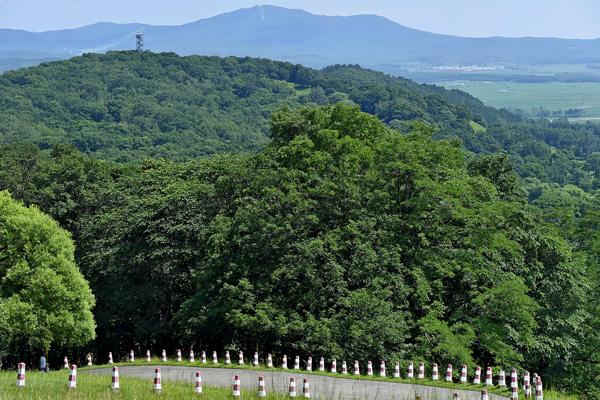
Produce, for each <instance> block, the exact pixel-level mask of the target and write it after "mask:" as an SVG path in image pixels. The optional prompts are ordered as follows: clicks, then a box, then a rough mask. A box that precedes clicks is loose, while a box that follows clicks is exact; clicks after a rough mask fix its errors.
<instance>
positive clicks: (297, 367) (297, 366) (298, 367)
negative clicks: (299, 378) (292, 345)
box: [294, 356, 300, 370]
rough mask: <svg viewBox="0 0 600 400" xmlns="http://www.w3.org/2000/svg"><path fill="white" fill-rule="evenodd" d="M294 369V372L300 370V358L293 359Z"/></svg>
mask: <svg viewBox="0 0 600 400" xmlns="http://www.w3.org/2000/svg"><path fill="white" fill-rule="evenodd" d="M294 369H295V370H299V369H300V356H296V357H295V358H294Z"/></svg>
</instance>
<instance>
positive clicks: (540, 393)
mask: <svg viewBox="0 0 600 400" xmlns="http://www.w3.org/2000/svg"><path fill="white" fill-rule="evenodd" d="M535 400H544V387H543V385H542V378H540V377H539V376H538V377H537V380H536V382H535Z"/></svg>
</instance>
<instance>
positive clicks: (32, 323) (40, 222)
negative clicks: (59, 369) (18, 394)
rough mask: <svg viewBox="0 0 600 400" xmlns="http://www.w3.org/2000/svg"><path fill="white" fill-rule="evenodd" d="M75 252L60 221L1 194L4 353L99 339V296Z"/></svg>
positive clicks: (0, 344)
mask: <svg viewBox="0 0 600 400" xmlns="http://www.w3.org/2000/svg"><path fill="white" fill-rule="evenodd" d="M73 253H74V246H73V242H72V241H71V238H70V237H69V234H68V233H67V232H66V231H64V230H62V229H61V228H60V227H59V226H58V224H57V223H56V222H55V221H53V220H52V219H51V218H49V217H48V216H46V215H44V214H42V213H41V212H40V211H38V210H37V209H35V208H26V207H24V206H23V205H21V204H19V203H18V202H16V201H14V200H12V199H11V196H10V195H9V194H8V193H7V192H5V191H4V192H0V278H1V280H0V356H4V357H6V356H7V355H9V356H13V357H15V358H18V357H24V356H27V355H28V354H30V353H31V352H39V351H46V352H47V351H48V350H49V349H50V348H51V347H53V346H60V347H67V346H68V347H73V346H80V345H84V344H86V343H88V342H90V341H91V340H92V339H94V337H95V332H94V330H95V323H94V319H93V316H92V312H91V309H92V307H93V306H94V301H95V300H94V296H93V295H92V292H91V290H90V288H89V286H88V284H87V282H86V281H85V279H84V278H83V276H82V275H81V273H80V272H79V270H78V269H77V266H76V265H75V261H74V254H73Z"/></svg>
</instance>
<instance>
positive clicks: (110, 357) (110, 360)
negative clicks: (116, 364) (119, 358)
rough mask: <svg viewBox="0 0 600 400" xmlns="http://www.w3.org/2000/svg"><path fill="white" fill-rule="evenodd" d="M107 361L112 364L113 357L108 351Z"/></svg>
mask: <svg viewBox="0 0 600 400" xmlns="http://www.w3.org/2000/svg"><path fill="white" fill-rule="evenodd" d="M108 363H109V364H112V363H113V358H112V352H110V351H109V352H108Z"/></svg>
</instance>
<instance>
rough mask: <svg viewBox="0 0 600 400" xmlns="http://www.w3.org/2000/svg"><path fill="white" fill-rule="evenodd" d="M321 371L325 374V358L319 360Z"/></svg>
mask: <svg viewBox="0 0 600 400" xmlns="http://www.w3.org/2000/svg"><path fill="white" fill-rule="evenodd" d="M319 371H321V372H325V359H324V358H323V357H321V359H320V360H319Z"/></svg>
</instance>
